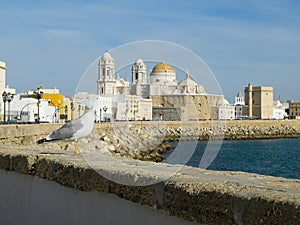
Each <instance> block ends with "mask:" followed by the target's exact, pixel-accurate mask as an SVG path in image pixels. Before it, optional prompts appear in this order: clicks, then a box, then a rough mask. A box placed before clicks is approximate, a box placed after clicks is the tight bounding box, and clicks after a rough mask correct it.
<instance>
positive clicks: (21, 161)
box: [0, 145, 300, 225]
mask: <svg viewBox="0 0 300 225" xmlns="http://www.w3.org/2000/svg"><path fill="white" fill-rule="evenodd" d="M35 147H36V146H31V147H28V148H26V147H25V146H16V145H15V146H12V145H11V146H5V145H1V147H0V169H1V170H6V171H13V172H16V173H20V174H26V175H31V176H37V177H40V178H43V179H47V180H50V181H53V182H57V183H59V184H61V185H63V186H66V187H69V188H73V189H76V190H79V191H85V192H102V193H109V194H110V195H114V196H117V197H119V198H123V199H126V200H128V201H131V202H134V203H138V204H140V205H145V206H148V207H151V208H154V209H157V210H158V211H157V212H158V213H162V212H163V213H165V214H168V215H172V216H176V217H178V218H182V219H184V220H188V221H194V222H196V223H199V224H207V225H210V224H211V225H214V224H218V225H222V224H224V225H225V224H226V225H227V224H238V225H243V224H247V225H251V224H265V225H272V224H282V225H286V224H290V225H298V224H300V182H299V180H290V179H284V178H276V177H270V176H262V175H257V174H249V173H242V172H217V171H207V170H202V169H199V168H190V167H182V166H179V165H168V164H164V163H153V162H142V161H137V160H133V159H127V160H126V161H125V162H124V161H123V162H121V161H119V160H111V158H109V157H108V156H107V155H106V154H102V156H101V157H100V158H99V160H97V161H95V164H92V166H91V164H88V163H87V160H85V159H86V158H85V159H84V158H83V157H81V156H80V155H75V153H74V152H71V151H65V150H51V149H48V150H38V149H36V148H35ZM89 154H91V156H90V159H94V155H93V153H89ZM86 157H87V156H86ZM172 171H173V172H172ZM1 179H2V178H1ZM116 179H117V181H118V180H119V181H130V180H133V181H135V182H141V183H144V184H145V185H129V184H124V183H118V182H117V181H116ZM2 181H3V182H6V181H5V180H2ZM8 181H10V180H8ZM155 181H157V182H155ZM138 184H140V183H138ZM147 184H149V185H147ZM2 190H3V189H2ZM36 191H38V190H36ZM2 194H3V196H4V194H5V192H2ZM24 199H25V200H24ZM26 199H27V198H22V199H21V200H23V201H27V200H26ZM28 199H30V196H29V197H28ZM14 200H16V199H11V200H10V202H11V201H14ZM26 203H27V202H24V203H23V204H24V205H27V204H26ZM19 204H20V203H19V202H18V201H16V202H15V206H16V208H17V209H19V210H26V207H25V208H24V207H19ZM17 206H18V207H17ZM45 207H50V206H47V205H46V206H45V205H43V208H45ZM117 207H118V206H117V205H116V206H115V208H117ZM81 209H82V211H80V213H84V214H85V215H87V216H89V215H90V214H89V212H88V211H86V210H84V209H85V208H84V205H83V206H82V207H81ZM18 213H19V212H18V211H15V212H14V215H18ZM66 213H70V211H69V210H66ZM43 216H44V218H47V217H48V214H47V211H45V214H44V215H43ZM128 220H130V217H129V218H128ZM148 222H149V221H148ZM148 224H150V223H148Z"/></svg>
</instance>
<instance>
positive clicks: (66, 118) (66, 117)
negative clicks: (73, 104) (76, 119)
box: [65, 105, 68, 122]
mask: <svg viewBox="0 0 300 225" xmlns="http://www.w3.org/2000/svg"><path fill="white" fill-rule="evenodd" d="M67 121H68V106H67V105H65V122H67Z"/></svg>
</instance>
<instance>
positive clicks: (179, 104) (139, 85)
mask: <svg viewBox="0 0 300 225" xmlns="http://www.w3.org/2000/svg"><path fill="white" fill-rule="evenodd" d="M114 63H115V62H114V59H113V58H112V56H111V55H110V54H109V53H108V52H105V53H104V54H103V56H102V57H101V59H100V60H99V64H98V80H97V93H98V95H101V96H110V97H112V98H113V108H114V107H116V108H118V109H117V111H116V112H115V111H114V110H113V113H116V114H115V115H116V119H117V120H119V119H120V120H121V119H124V118H125V119H129V120H136V119H138V120H139V119H143V117H144V116H141V115H140V117H138V116H137V115H138V114H139V113H138V112H137V111H136V109H135V110H134V109H131V106H129V105H128V104H126V110H128V108H130V111H129V112H128V111H127V112H126V115H125V116H124V110H125V109H124V107H125V105H124V102H122V101H120V99H119V98H116V97H113V96H115V95H124V96H138V97H137V99H150V100H152V107H153V109H154V108H155V110H153V113H152V114H153V115H154V117H155V118H162V119H164V120H175V119H178V118H179V120H180V119H181V120H195V121H196V120H207V119H218V112H217V110H216V107H217V104H218V102H220V100H222V99H223V98H224V96H222V95H214V94H207V93H206V92H205V90H204V88H203V87H202V86H201V85H199V84H198V83H197V82H195V81H194V80H193V79H192V78H191V77H190V75H189V73H188V72H186V76H185V78H184V79H183V80H182V81H180V82H178V81H177V79H176V72H175V70H174V69H173V67H172V66H171V65H169V64H167V63H164V62H160V63H158V64H156V65H155V66H154V67H153V68H152V70H151V72H150V75H149V80H147V67H146V65H145V63H144V62H143V60H142V59H141V58H138V59H137V60H136V61H135V62H134V63H133V65H132V68H131V76H132V83H131V84H129V82H128V81H125V80H124V79H122V78H120V77H119V76H118V77H117V78H115V76H114V70H115V68H114V65H115V64H114ZM132 98H134V97H132ZM137 102H138V101H137ZM119 103H120V104H119ZM149 104H150V103H149ZM119 107H120V109H119ZM137 107H138V106H137ZM131 111H132V112H131ZM121 112H122V113H121ZM175 112H180V113H175ZM157 115H164V116H157ZM167 115H169V116H167ZM178 115H179V116H178Z"/></svg>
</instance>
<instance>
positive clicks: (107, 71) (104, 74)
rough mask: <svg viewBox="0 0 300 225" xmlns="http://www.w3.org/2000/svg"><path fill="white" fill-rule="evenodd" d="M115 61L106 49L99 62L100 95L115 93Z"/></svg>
mask: <svg viewBox="0 0 300 225" xmlns="http://www.w3.org/2000/svg"><path fill="white" fill-rule="evenodd" d="M115 84H116V80H115V61H114V59H113V58H112V56H111V55H110V54H109V53H108V52H107V51H106V52H105V53H104V54H103V56H102V57H101V59H100V60H99V64H98V81H97V93H98V95H111V94H115Z"/></svg>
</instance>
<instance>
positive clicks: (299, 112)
mask: <svg viewBox="0 0 300 225" xmlns="http://www.w3.org/2000/svg"><path fill="white" fill-rule="evenodd" d="M289 118H291V119H300V102H290V103H289Z"/></svg>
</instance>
